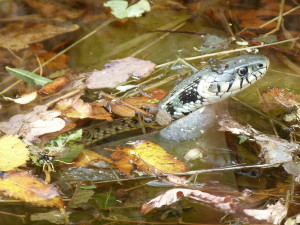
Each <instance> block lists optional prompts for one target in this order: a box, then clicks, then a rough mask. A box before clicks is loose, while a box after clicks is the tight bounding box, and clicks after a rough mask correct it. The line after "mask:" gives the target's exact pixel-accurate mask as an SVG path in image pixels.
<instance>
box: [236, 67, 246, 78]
mask: <svg viewBox="0 0 300 225" xmlns="http://www.w3.org/2000/svg"><path fill="white" fill-rule="evenodd" d="M237 72H238V74H239V75H240V76H245V75H246V74H247V73H248V68H247V67H242V68H239V69H238V71H237Z"/></svg>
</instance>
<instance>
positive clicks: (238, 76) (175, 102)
mask: <svg viewBox="0 0 300 225" xmlns="http://www.w3.org/2000/svg"><path fill="white" fill-rule="evenodd" d="M220 63H221V64H222V65H221V66H218V67H217V68H215V67H214V66H212V65H208V66H205V67H203V68H202V69H201V70H198V71H197V72H195V73H194V74H193V75H191V76H190V77H188V78H187V79H185V80H183V81H182V82H181V83H180V84H178V85H177V86H176V87H174V88H173V89H172V90H171V91H170V93H169V94H168V95H167V96H166V97H165V98H164V99H163V100H162V101H161V102H160V103H159V104H158V107H157V108H158V113H157V115H156V121H157V122H158V123H159V124H160V125H168V124H169V123H171V122H172V120H175V119H178V118H181V117H183V116H185V115H187V114H189V113H191V112H194V111H196V110H197V109H199V108H200V107H202V106H205V105H209V104H213V103H215V102H218V101H222V100H224V99H226V98H228V97H230V96H232V95H234V94H236V93H238V92H240V91H242V90H244V89H245V88H247V87H249V86H250V85H252V84H253V83H255V82H256V81H257V80H259V79H260V78H261V77H262V76H263V75H264V74H265V73H266V72H267V69H268V67H269V64H270V63H269V59H268V58H267V57H265V56H261V55H241V56H238V57H234V58H228V59H225V60H222V61H221V62H220ZM142 126H143V124H141V123H140V122H138V121H137V120H136V119H134V118H126V119H117V120H114V121H113V122H104V123H100V124H96V125H94V126H91V127H87V128H83V142H84V143H85V144H86V145H89V144H92V143H94V142H96V141H99V140H102V139H104V138H106V137H109V136H111V135H114V134H117V133H122V132H126V131H128V130H133V129H138V128H141V127H142Z"/></svg>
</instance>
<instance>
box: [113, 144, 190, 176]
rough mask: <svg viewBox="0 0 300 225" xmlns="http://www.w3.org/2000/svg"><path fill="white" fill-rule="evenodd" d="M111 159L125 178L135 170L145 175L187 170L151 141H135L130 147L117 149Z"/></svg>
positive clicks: (185, 166) (182, 164)
mask: <svg viewBox="0 0 300 225" xmlns="http://www.w3.org/2000/svg"><path fill="white" fill-rule="evenodd" d="M111 158H112V160H113V161H114V164H115V166H116V167H117V168H118V169H119V170H120V171H121V172H122V173H124V174H126V175H127V176H130V173H131V171H132V170H133V169H135V168H137V169H138V170H141V171H144V172H146V173H147V174H161V173H181V172H185V171H186V170H187V165H186V164H185V163H184V162H182V161H179V160H178V159H176V158H175V156H173V155H171V154H169V153H167V152H166V151H165V150H164V149H163V148H161V147H160V146H158V145H156V144H154V143H153V142H151V141H144V140H142V141H136V142H135V144H134V145H133V146H130V147H117V149H116V152H114V153H113V154H112V156H111Z"/></svg>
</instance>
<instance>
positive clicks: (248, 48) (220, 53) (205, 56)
mask: <svg viewBox="0 0 300 225" xmlns="http://www.w3.org/2000/svg"><path fill="white" fill-rule="evenodd" d="M299 39H300V38H299V37H296V38H291V39H288V40H283V41H278V42H274V43H270V44H261V45H257V46H250V47H245V48H239V49H232V50H227V51H222V52H216V53H210V54H206V55H199V56H195V57H187V58H184V59H183V60H186V61H191V60H195V59H203V58H208V57H213V56H217V55H226V54H229V53H233V52H241V51H244V50H251V49H257V48H263V47H266V46H272V45H279V44H283V43H287V42H291V41H296V40H299ZM174 62H176V60H173V61H171V62H167V63H163V64H160V65H157V66H156V68H160V67H163V66H168V65H171V64H173V63H174Z"/></svg>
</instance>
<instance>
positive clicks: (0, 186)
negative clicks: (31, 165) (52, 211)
mask: <svg viewBox="0 0 300 225" xmlns="http://www.w3.org/2000/svg"><path fill="white" fill-rule="evenodd" d="M0 192H1V193H2V194H3V195H5V196H8V197H12V198H16V199H20V200H22V201H25V202H30V203H31V204H33V205H38V206H44V207H57V208H60V209H63V207H64V203H63V201H62V199H61V196H60V194H59V192H58V190H57V189H56V188H55V187H54V186H53V185H51V184H46V183H45V182H43V181H42V180H40V179H38V178H36V177H35V176H33V175H32V174H30V173H29V172H8V173H6V174H5V175H4V176H3V177H2V178H1V179H0Z"/></svg>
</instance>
